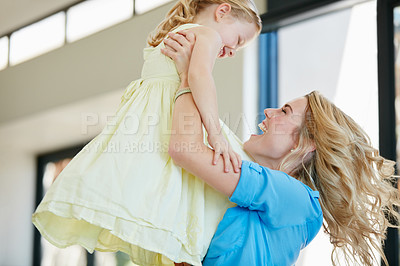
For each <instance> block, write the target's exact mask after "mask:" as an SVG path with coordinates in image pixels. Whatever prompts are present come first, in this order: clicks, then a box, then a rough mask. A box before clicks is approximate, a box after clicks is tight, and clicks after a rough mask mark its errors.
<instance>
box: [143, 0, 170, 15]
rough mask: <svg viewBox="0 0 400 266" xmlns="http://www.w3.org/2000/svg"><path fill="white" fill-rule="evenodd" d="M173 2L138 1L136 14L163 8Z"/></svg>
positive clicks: (168, 0)
mask: <svg viewBox="0 0 400 266" xmlns="http://www.w3.org/2000/svg"><path fill="white" fill-rule="evenodd" d="M168 2H171V0H151V1H149V0H136V1H135V13H136V14H142V13H144V12H147V11H149V10H151V9H153V8H156V7H158V6H161V5H163V4H165V3H168Z"/></svg>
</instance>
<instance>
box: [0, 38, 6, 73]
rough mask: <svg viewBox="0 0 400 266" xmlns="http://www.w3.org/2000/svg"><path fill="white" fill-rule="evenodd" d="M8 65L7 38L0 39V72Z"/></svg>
mask: <svg viewBox="0 0 400 266" xmlns="http://www.w3.org/2000/svg"><path fill="white" fill-rule="evenodd" d="M7 64H8V37H7V36H5V37H2V38H0V70H1V69H4V68H6V67H7Z"/></svg>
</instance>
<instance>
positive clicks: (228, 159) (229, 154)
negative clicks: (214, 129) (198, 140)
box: [207, 134, 242, 173]
mask: <svg viewBox="0 0 400 266" xmlns="http://www.w3.org/2000/svg"><path fill="white" fill-rule="evenodd" d="M207 139H208V143H209V144H210V145H211V147H213V149H214V157H213V162H212V163H213V164H214V165H215V164H217V162H218V159H219V157H220V155H222V157H223V158H224V171H225V172H226V173H228V172H229V170H230V168H231V164H232V167H233V170H234V171H235V172H236V173H239V169H240V167H241V166H242V159H241V158H240V155H239V154H237V153H236V152H234V151H233V149H232V147H231V146H230V144H229V142H228V141H227V140H226V139H225V137H224V136H222V135H221V134H213V135H208V137H207Z"/></svg>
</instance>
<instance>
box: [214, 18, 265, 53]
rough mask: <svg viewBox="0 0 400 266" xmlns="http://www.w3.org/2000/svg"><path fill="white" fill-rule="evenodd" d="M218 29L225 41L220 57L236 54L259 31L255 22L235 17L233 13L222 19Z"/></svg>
mask: <svg viewBox="0 0 400 266" xmlns="http://www.w3.org/2000/svg"><path fill="white" fill-rule="evenodd" d="M217 31H218V32H219V35H220V36H221V39H222V43H223V46H222V47H221V50H220V52H219V54H218V58H224V57H227V56H229V57H233V56H235V54H236V51H237V50H238V49H240V48H242V47H244V46H245V45H246V44H247V43H249V42H250V41H251V40H253V39H254V38H255V37H256V35H257V33H258V31H257V28H256V25H255V24H254V23H250V22H247V21H246V20H244V19H237V18H234V17H233V16H231V15H229V17H228V18H226V19H225V20H223V21H221V23H220V25H219V27H218V29H217Z"/></svg>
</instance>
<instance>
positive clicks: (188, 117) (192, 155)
mask: <svg viewBox="0 0 400 266" xmlns="http://www.w3.org/2000/svg"><path fill="white" fill-rule="evenodd" d="M171 39H172V40H169V41H168V40H166V41H165V44H166V48H165V49H163V50H162V52H163V54H165V55H167V56H169V57H171V58H172V59H173V60H174V61H175V63H176V66H177V69H178V71H179V73H181V74H180V76H181V88H185V87H187V86H188V81H187V69H188V66H189V61H190V57H191V48H192V44H193V43H194V35H192V33H191V32H182V35H180V34H172V36H171ZM171 132H172V133H171V138H170V145H169V154H170V156H171V157H172V159H173V160H174V161H175V163H176V164H178V165H180V166H181V167H183V168H185V169H186V170H188V171H189V172H191V173H193V174H194V175H196V176H197V177H199V178H201V179H203V180H204V181H205V182H206V183H208V184H209V185H211V186H213V187H214V188H216V189H217V190H219V191H221V192H222V193H224V194H226V195H229V196H230V195H232V193H233V191H234V190H235V188H236V185H237V184H238V181H239V177H240V169H239V167H240V165H234V167H235V168H236V169H237V172H236V173H234V172H229V173H226V172H224V171H223V169H224V167H223V162H222V161H220V160H219V161H218V162H217V167H215V166H212V165H211V164H210V162H211V161H212V159H213V155H214V153H213V151H212V150H210V149H209V148H208V147H207V146H206V145H204V141H203V130H202V123H201V117H200V114H199V111H198V109H197V107H196V105H195V103H194V101H193V97H192V95H191V94H190V93H187V94H184V95H181V96H180V97H179V98H178V99H177V100H176V102H175V105H174V111H173V117H172V130H171Z"/></svg>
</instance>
